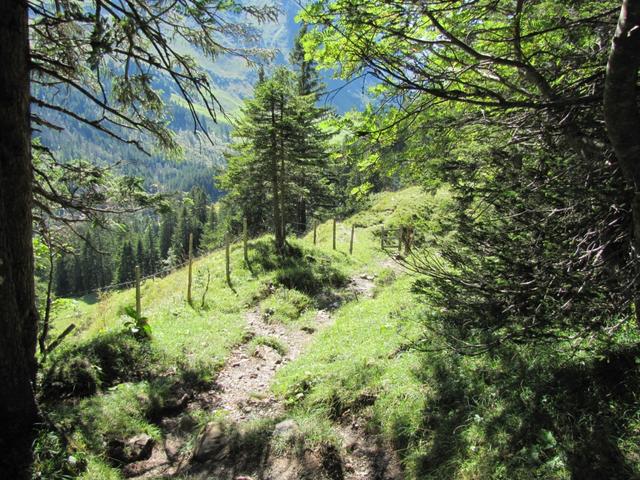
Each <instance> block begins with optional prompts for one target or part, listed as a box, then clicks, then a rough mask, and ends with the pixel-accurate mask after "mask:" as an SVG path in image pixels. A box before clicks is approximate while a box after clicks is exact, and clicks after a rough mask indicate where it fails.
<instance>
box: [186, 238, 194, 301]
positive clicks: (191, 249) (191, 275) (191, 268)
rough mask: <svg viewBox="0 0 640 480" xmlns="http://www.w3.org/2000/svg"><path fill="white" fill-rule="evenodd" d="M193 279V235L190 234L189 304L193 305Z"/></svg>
mask: <svg viewBox="0 0 640 480" xmlns="http://www.w3.org/2000/svg"><path fill="white" fill-rule="evenodd" d="M192 278H193V233H189V275H188V278H187V303H189V305H191V282H192Z"/></svg>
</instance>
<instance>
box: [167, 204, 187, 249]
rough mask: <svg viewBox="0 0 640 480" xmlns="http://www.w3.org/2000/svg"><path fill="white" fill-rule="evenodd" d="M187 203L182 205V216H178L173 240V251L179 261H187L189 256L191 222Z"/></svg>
mask: <svg viewBox="0 0 640 480" xmlns="http://www.w3.org/2000/svg"><path fill="white" fill-rule="evenodd" d="M187 203H188V202H185V203H184V204H183V205H182V210H180V215H178V223H177V224H176V228H175V230H174V232H173V237H172V239H171V249H172V250H173V253H174V254H175V255H176V257H178V258H179V259H185V258H186V257H187V255H188V254H189V233H190V232H191V221H190V217H189V209H188V208H187Z"/></svg>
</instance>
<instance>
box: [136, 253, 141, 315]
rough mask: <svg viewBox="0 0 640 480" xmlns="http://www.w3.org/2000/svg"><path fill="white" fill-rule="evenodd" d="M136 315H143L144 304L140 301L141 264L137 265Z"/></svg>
mask: <svg viewBox="0 0 640 480" xmlns="http://www.w3.org/2000/svg"><path fill="white" fill-rule="evenodd" d="M136 315H137V316H138V318H140V317H142V306H141V303H140V266H139V265H136Z"/></svg>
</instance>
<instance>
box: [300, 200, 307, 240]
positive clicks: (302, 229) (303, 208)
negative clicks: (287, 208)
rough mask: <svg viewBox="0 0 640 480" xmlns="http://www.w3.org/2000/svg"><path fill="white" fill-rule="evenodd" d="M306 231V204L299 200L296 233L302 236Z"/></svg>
mask: <svg viewBox="0 0 640 480" xmlns="http://www.w3.org/2000/svg"><path fill="white" fill-rule="evenodd" d="M306 230H307V202H306V201H305V199H304V198H301V199H300V201H299V202H298V233H299V234H303V233H304V232H305V231H306Z"/></svg>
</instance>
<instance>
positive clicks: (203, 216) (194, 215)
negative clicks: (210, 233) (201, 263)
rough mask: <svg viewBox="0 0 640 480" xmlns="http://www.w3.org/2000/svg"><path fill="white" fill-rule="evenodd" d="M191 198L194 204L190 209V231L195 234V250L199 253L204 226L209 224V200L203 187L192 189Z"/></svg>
mask: <svg viewBox="0 0 640 480" xmlns="http://www.w3.org/2000/svg"><path fill="white" fill-rule="evenodd" d="M189 198H190V199H191V200H192V202H193V205H192V206H191V209H190V210H191V212H190V213H191V215H190V227H191V228H190V231H191V232H192V233H193V250H194V251H197V250H198V249H199V248H200V245H201V243H202V235H203V234H204V226H205V224H206V222H207V205H208V203H209V199H208V198H207V194H206V193H205V191H204V190H203V189H202V187H199V186H195V187H193V188H192V189H191V192H189ZM187 248H188V247H187Z"/></svg>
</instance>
